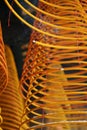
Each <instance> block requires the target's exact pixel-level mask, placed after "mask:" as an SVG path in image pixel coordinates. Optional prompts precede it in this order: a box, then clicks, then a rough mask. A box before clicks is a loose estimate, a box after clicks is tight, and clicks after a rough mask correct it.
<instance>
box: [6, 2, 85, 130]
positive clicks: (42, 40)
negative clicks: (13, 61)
mask: <svg viewBox="0 0 87 130" xmlns="http://www.w3.org/2000/svg"><path fill="white" fill-rule="evenodd" d="M4 1H5V2H6V4H7V5H8V7H9V8H10V9H11V10H12V12H13V13H14V14H15V15H16V16H17V17H18V18H19V19H20V20H21V21H22V22H23V23H25V24H26V25H27V26H28V27H30V28H32V29H33V32H32V35H31V40H30V43H29V47H28V52H27V56H26V59H25V63H24V66H23V73H22V77H21V81H20V88H21V93H22V96H23V98H24V100H25V107H24V113H23V115H22V121H21V125H20V128H22V127H23V126H24V125H25V124H28V125H29V128H27V129H26V130H39V129H40V130H54V129H55V130H57V129H58V128H59V127H60V128H61V129H63V130H72V129H76V130H77V129H79V127H80V128H83V129H84V130H85V129H87V126H86V125H87V110H86V109H87V14H86V12H87V1H86V0H73V1H72V0H69V1H67V0H54V1H53V0H39V3H38V7H36V6H34V5H33V4H31V3H30V2H29V1H28V0H24V2H25V3H26V4H27V5H29V6H31V7H32V8H34V9H35V10H36V11H37V14H36V16H34V15H32V14H31V13H30V12H29V11H28V10H27V9H26V8H24V7H23V6H22V4H21V2H20V0H19V1H17V0H14V3H15V4H16V5H17V6H18V7H19V8H21V10H23V11H24V12H25V14H26V15H29V16H31V17H32V18H34V20H35V22H34V25H33V26H32V25H31V24H30V23H28V21H26V20H24V19H23V18H22V17H21V16H20V15H18V13H17V12H16V11H15V10H14V9H13V8H12V7H11V6H10V4H9V1H8V0H4ZM26 115H27V116H26Z"/></svg>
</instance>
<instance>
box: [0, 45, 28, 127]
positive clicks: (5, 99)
mask: <svg viewBox="0 0 87 130" xmlns="http://www.w3.org/2000/svg"><path fill="white" fill-rule="evenodd" d="M5 53H6V59H7V65H8V74H9V76H8V84H7V87H6V89H5V90H4V92H3V93H2V94H1V95H0V107H1V108H2V112H1V114H2V118H3V123H2V124H1V127H2V129H3V130H17V129H19V126H20V123H21V116H22V114H23V101H22V97H21V96H20V93H19V89H18V86H19V81H18V75H17V71H16V67H15V62H14V59H13V55H12V52H11V50H10V48H9V47H8V46H5ZM25 128H26V126H25ZM22 130H24V128H23V129H22Z"/></svg>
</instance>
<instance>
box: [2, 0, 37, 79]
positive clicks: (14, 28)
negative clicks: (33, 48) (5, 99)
mask: <svg viewBox="0 0 87 130" xmlns="http://www.w3.org/2000/svg"><path fill="white" fill-rule="evenodd" d="M30 2H31V3H32V4H34V5H36V6H37V5H38V0H30ZM10 3H11V4H12V0H10ZM20 3H21V4H22V5H23V6H24V7H25V8H26V9H28V10H30V11H31V13H32V14H34V15H35V14H36V12H35V10H34V9H32V8H31V7H30V6H28V5H27V4H26V3H24V1H23V0H20ZM12 6H13V8H14V9H15V10H16V12H18V13H19V14H20V15H21V16H22V17H23V18H24V19H25V20H26V21H28V22H29V23H30V24H33V22H34V19H32V18H31V17H30V16H28V15H26V14H23V12H22V10H21V9H20V8H19V7H18V6H17V5H16V4H15V3H14V2H13V4H12ZM9 14H10V15H9ZM0 20H1V25H2V31H3V40H4V43H5V44H8V45H9V46H10V47H11V49H12V51H13V54H14V58H15V61H16V65H17V70H18V75H19V78H20V76H21V72H22V66H23V60H24V58H25V56H23V55H22V53H23V51H27V48H25V49H23V48H22V46H23V45H26V44H28V43H29V39H30V35H31V32H32V30H31V29H30V28H29V27H27V26H26V25H24V24H23V23H22V22H21V21H20V20H18V19H17V18H16V17H15V16H14V14H13V13H12V12H11V11H10V10H9V9H8V7H7V5H6V4H5V2H4V0H1V1H0ZM8 20H9V21H10V22H9V23H10V24H9V25H8Z"/></svg>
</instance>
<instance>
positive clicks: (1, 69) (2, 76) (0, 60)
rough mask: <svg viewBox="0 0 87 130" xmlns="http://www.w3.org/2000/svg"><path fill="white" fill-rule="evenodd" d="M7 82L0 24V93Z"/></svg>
mask: <svg viewBox="0 0 87 130" xmlns="http://www.w3.org/2000/svg"><path fill="white" fill-rule="evenodd" d="M7 82H8V69H7V63H6V58H5V50H4V42H3V38H2V29H1V24H0V93H1V92H2V91H3V90H4V88H5V87H6V85H7Z"/></svg>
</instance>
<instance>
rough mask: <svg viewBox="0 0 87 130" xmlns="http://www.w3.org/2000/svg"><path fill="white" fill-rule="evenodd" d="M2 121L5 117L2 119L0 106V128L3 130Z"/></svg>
mask: <svg viewBox="0 0 87 130" xmlns="http://www.w3.org/2000/svg"><path fill="white" fill-rule="evenodd" d="M2 123H3V119H2V116H1V108H0V130H2V128H1V124H2Z"/></svg>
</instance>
